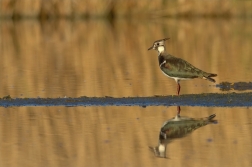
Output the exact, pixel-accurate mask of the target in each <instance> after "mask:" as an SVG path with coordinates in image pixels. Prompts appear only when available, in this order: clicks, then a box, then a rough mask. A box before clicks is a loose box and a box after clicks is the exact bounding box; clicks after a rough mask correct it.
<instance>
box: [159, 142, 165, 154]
mask: <svg viewBox="0 0 252 167" xmlns="http://www.w3.org/2000/svg"><path fill="white" fill-rule="evenodd" d="M158 150H159V152H165V146H164V145H162V144H161V145H159V146H158Z"/></svg>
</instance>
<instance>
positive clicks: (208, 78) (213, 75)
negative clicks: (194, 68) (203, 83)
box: [203, 73, 217, 82]
mask: <svg viewBox="0 0 252 167" xmlns="http://www.w3.org/2000/svg"><path fill="white" fill-rule="evenodd" d="M216 76H217V74H210V73H206V74H205V75H204V77H203V78H204V79H207V80H208V81H211V82H215V80H214V79H213V78H211V77H216Z"/></svg>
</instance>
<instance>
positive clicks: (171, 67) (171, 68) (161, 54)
mask: <svg viewBox="0 0 252 167" xmlns="http://www.w3.org/2000/svg"><path fill="white" fill-rule="evenodd" d="M168 39H170V38H164V39H160V40H157V41H155V42H154V43H153V45H152V46H151V47H150V48H149V49H148V50H152V49H154V50H156V51H158V62H159V67H160V69H161V70H162V72H163V73H164V74H165V75H166V76H167V77H169V78H173V79H174V80H175V81H176V83H177V95H179V93H180V80H188V79H194V78H202V79H206V80H209V81H211V82H215V80H214V79H213V78H212V77H216V76H217V74H213V73H207V72H204V71H202V70H200V69H198V68H196V67H194V66H193V65H192V64H190V63H188V62H187V61H185V60H183V59H181V58H178V57H175V56H172V55H171V54H169V53H168V52H167V51H166V48H165V41H166V40H168Z"/></svg>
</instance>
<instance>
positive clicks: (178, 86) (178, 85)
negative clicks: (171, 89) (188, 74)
mask: <svg viewBox="0 0 252 167" xmlns="http://www.w3.org/2000/svg"><path fill="white" fill-rule="evenodd" d="M179 92H180V84H179V82H177V95H178V96H179Z"/></svg>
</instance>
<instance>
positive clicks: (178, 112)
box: [177, 106, 181, 115]
mask: <svg viewBox="0 0 252 167" xmlns="http://www.w3.org/2000/svg"><path fill="white" fill-rule="evenodd" d="M180 110H181V109H180V106H177V115H180Z"/></svg>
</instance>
